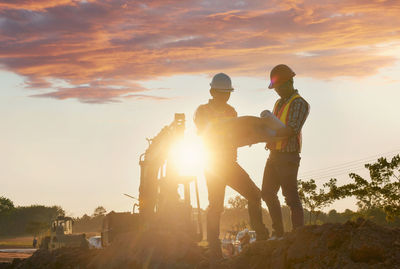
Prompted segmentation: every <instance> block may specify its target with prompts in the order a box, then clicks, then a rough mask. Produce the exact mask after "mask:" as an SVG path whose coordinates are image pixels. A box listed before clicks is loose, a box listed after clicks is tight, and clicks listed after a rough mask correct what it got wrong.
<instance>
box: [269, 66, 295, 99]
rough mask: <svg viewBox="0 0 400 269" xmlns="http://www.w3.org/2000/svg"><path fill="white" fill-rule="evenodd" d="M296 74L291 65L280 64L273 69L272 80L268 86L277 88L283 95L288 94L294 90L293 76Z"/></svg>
mask: <svg viewBox="0 0 400 269" xmlns="http://www.w3.org/2000/svg"><path fill="white" fill-rule="evenodd" d="M295 75H296V73H295V72H293V70H292V69H291V68H290V67H289V66H287V65H285V64H279V65H277V66H275V67H274V68H273V69H272V70H271V73H270V79H271V82H270V84H269V86H268V88H269V89H275V91H276V92H277V93H278V94H279V95H280V96H281V97H284V96H287V95H289V94H290V93H292V92H293V90H294V88H293V77H294V76H295Z"/></svg>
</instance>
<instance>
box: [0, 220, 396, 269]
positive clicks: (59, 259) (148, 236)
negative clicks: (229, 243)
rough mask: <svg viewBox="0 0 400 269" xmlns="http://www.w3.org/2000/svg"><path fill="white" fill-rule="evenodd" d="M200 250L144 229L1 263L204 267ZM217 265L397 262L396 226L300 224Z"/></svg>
mask: <svg viewBox="0 0 400 269" xmlns="http://www.w3.org/2000/svg"><path fill="white" fill-rule="evenodd" d="M204 252H205V251H204V248H201V247H199V246H197V245H196V244H194V243H193V242H192V241H191V240H190V239H189V238H186V237H185V236H184V234H183V233H182V234H171V233H160V232H158V233H155V232H146V233H142V234H137V235H133V234H132V235H125V236H124V237H123V238H120V240H119V241H118V243H117V244H114V245H113V246H110V247H108V248H106V249H102V250H80V249H59V250H56V251H53V252H48V251H43V250H40V251H37V252H36V253H35V254H34V255H33V256H32V257H30V258H28V259H26V260H14V262H13V263H12V264H8V265H4V264H3V265H1V264H0V268H9V269H15V268H18V269H21V268H33V269H35V268H60V269H64V268H88V269H92V268H93V269H106V268H107V269H108V268H118V269H124V268H130V269H131V268H158V269H162V268H208V262H207V257H206V255H205V253H204ZM217 268H255V269H256V268H274V269H279V268H285V269H286V268H400V229H399V228H396V229H391V228H386V227H382V226H379V225H376V224H374V223H372V222H370V221H366V220H363V219H359V220H357V221H356V222H347V223H345V224H324V225H321V226H316V225H314V226H305V227H303V228H301V229H298V230H296V231H295V232H291V233H288V234H287V235H285V237H284V239H282V240H280V241H261V242H255V243H253V244H250V245H249V246H247V247H245V248H244V250H243V251H242V253H241V254H239V255H238V256H236V257H233V258H231V259H226V260H224V261H221V262H220V264H219V266H217Z"/></svg>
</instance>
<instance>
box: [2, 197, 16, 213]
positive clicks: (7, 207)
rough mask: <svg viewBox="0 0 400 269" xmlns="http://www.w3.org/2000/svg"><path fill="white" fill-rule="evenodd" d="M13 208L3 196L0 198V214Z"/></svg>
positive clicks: (10, 202)
mask: <svg viewBox="0 0 400 269" xmlns="http://www.w3.org/2000/svg"><path fill="white" fill-rule="evenodd" d="M14 208H15V207H14V203H13V202H12V201H11V200H10V199H8V198H6V197H4V196H1V197H0V213H5V212H8V211H10V210H12V209H14Z"/></svg>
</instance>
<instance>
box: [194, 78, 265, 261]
mask: <svg viewBox="0 0 400 269" xmlns="http://www.w3.org/2000/svg"><path fill="white" fill-rule="evenodd" d="M210 86H211V89H210V94H211V96H212V99H210V100H209V101H208V103H207V104H203V105H200V106H199V107H198V108H197V110H196V113H195V117H194V122H195V124H196V127H197V130H198V133H199V134H200V135H202V136H203V137H206V135H205V133H206V132H207V131H209V129H208V130H207V126H208V125H209V124H212V123H214V124H215V123H216V122H217V123H218V121H221V120H223V119H228V118H236V117H237V113H236V110H235V109H234V108H233V107H232V106H230V105H229V104H228V103H227V102H228V100H229V98H230V95H231V92H233V87H232V81H231V79H230V77H229V76H228V75H226V74H224V73H219V74H216V75H215V76H214V77H213V79H212V81H211V83H210ZM205 140H207V139H206V138H205ZM205 144H206V145H208V150H209V152H210V154H208V157H209V158H208V159H209V162H208V164H207V167H206V171H205V177H206V182H207V188H208V200H209V207H208V212H207V240H208V243H209V247H210V254H211V255H210V261H211V262H212V260H216V259H218V258H222V251H221V243H220V241H219V224H220V217H221V213H222V212H223V210H224V197H225V188H226V186H230V187H231V188H233V189H234V190H236V191H237V192H238V193H240V194H241V195H242V196H244V197H245V198H246V199H247V200H248V210H249V217H250V224H251V226H252V228H253V229H254V230H255V231H256V234H257V239H258V240H263V239H267V238H268V230H267V228H266V227H265V225H264V223H263V221H262V211H261V191H260V189H259V188H258V187H257V186H256V184H254V182H253V181H252V180H251V178H250V177H249V175H248V174H247V173H246V171H245V170H244V169H243V168H242V167H241V166H240V165H239V164H238V163H237V161H236V158H237V148H236V147H234V146H232V145H229V144H224V143H222V142H221V140H218V141H205Z"/></svg>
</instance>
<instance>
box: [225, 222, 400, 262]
mask: <svg viewBox="0 0 400 269" xmlns="http://www.w3.org/2000/svg"><path fill="white" fill-rule="evenodd" d="M219 267H220V268H255V269H256V268H274V269H275V268H400V229H399V228H396V229H391V228H386V227H382V226H379V225H376V224H374V223H373V222H371V221H368V220H364V219H358V220H357V221H356V222H350V221H349V222H347V223H345V224H324V225H321V226H317V225H314V226H305V227H303V228H301V229H298V230H296V231H294V232H291V233H288V234H287V235H286V236H285V237H284V239H282V240H279V241H264V242H255V243H253V244H251V245H249V246H248V247H246V248H245V249H244V250H243V251H242V253H241V254H240V255H238V256H236V257H234V258H232V259H230V260H226V261H224V262H222V263H221V265H220V266H219Z"/></svg>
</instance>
